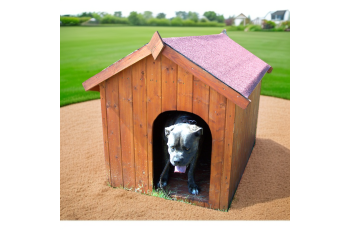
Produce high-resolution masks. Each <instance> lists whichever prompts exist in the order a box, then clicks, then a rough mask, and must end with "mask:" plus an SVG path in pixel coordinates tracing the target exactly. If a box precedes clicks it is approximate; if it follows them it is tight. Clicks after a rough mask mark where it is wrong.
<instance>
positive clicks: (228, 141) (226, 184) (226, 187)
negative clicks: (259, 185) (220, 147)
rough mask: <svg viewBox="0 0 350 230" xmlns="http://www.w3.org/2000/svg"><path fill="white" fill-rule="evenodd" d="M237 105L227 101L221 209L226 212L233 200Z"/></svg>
mask: <svg viewBox="0 0 350 230" xmlns="http://www.w3.org/2000/svg"><path fill="white" fill-rule="evenodd" d="M235 106H236V105H235V104H234V103H233V102H232V101H230V100H227V106H226V122H225V146H224V164H223V173H222V179H221V196H220V209H221V210H223V209H224V210H226V209H227V208H228V204H229V202H230V198H231V190H230V189H231V187H232V186H230V182H231V167H232V144H233V132H234V121H235V120H234V119H235Z"/></svg>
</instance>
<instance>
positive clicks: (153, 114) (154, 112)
mask: <svg viewBox="0 0 350 230" xmlns="http://www.w3.org/2000/svg"><path fill="white" fill-rule="evenodd" d="M146 63H147V70H146V71H147V130H148V131H147V137H148V185H149V186H148V188H149V191H152V189H153V122H154V120H155V119H156V118H157V116H158V115H159V114H160V113H161V112H162V74H161V60H160V58H157V60H153V57H151V56H149V57H147V58H146Z"/></svg>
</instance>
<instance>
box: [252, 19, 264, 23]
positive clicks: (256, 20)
mask: <svg viewBox="0 0 350 230" xmlns="http://www.w3.org/2000/svg"><path fill="white" fill-rule="evenodd" d="M262 20H264V18H262V17H257V18H255V19H254V20H252V23H253V24H254V25H261V24H262Z"/></svg>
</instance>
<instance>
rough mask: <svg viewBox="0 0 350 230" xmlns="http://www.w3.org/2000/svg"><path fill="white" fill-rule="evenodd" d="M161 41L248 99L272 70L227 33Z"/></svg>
mask: <svg viewBox="0 0 350 230" xmlns="http://www.w3.org/2000/svg"><path fill="white" fill-rule="evenodd" d="M162 40H163V42H164V43H165V44H167V45H168V46H170V47H171V48H173V49H174V50H176V51H177V52H179V53H181V54H182V55H183V56H185V57H186V58H187V59H189V60H191V61H192V62H194V63H196V64H197V65H198V66H200V67H201V68H202V69H204V70H206V71H207V72H209V73H210V74H212V75H213V76H214V77H216V78H217V79H219V80H220V81H222V82H223V83H225V84H226V85H227V86H229V87H231V88H232V89H234V90H235V91H237V92H238V93H240V94H241V95H242V96H244V97H245V98H248V97H249V95H250V94H251V93H252V92H253V90H254V88H255V87H256V86H257V84H258V83H259V82H260V80H261V79H262V77H263V76H264V75H265V73H266V72H267V71H268V70H269V68H270V67H271V66H269V65H268V64H266V63H265V62H264V61H262V60H261V59H259V58H258V57H257V56H255V55H254V54H252V53H250V52H249V51H248V50H246V49H245V48H243V47H242V46H240V45H239V44H237V43H236V42H234V41H233V40H232V39H231V38H229V37H228V36H227V35H226V34H224V33H220V34H215V35H204V36H190V37H173V38H163V39H162Z"/></svg>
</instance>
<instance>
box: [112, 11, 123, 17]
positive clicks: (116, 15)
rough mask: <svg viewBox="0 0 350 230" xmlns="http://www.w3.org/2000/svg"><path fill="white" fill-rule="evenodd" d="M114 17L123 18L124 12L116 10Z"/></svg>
mask: <svg viewBox="0 0 350 230" xmlns="http://www.w3.org/2000/svg"><path fill="white" fill-rule="evenodd" d="M114 17H118V18H121V17H122V12H121V11H115V12H114Z"/></svg>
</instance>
